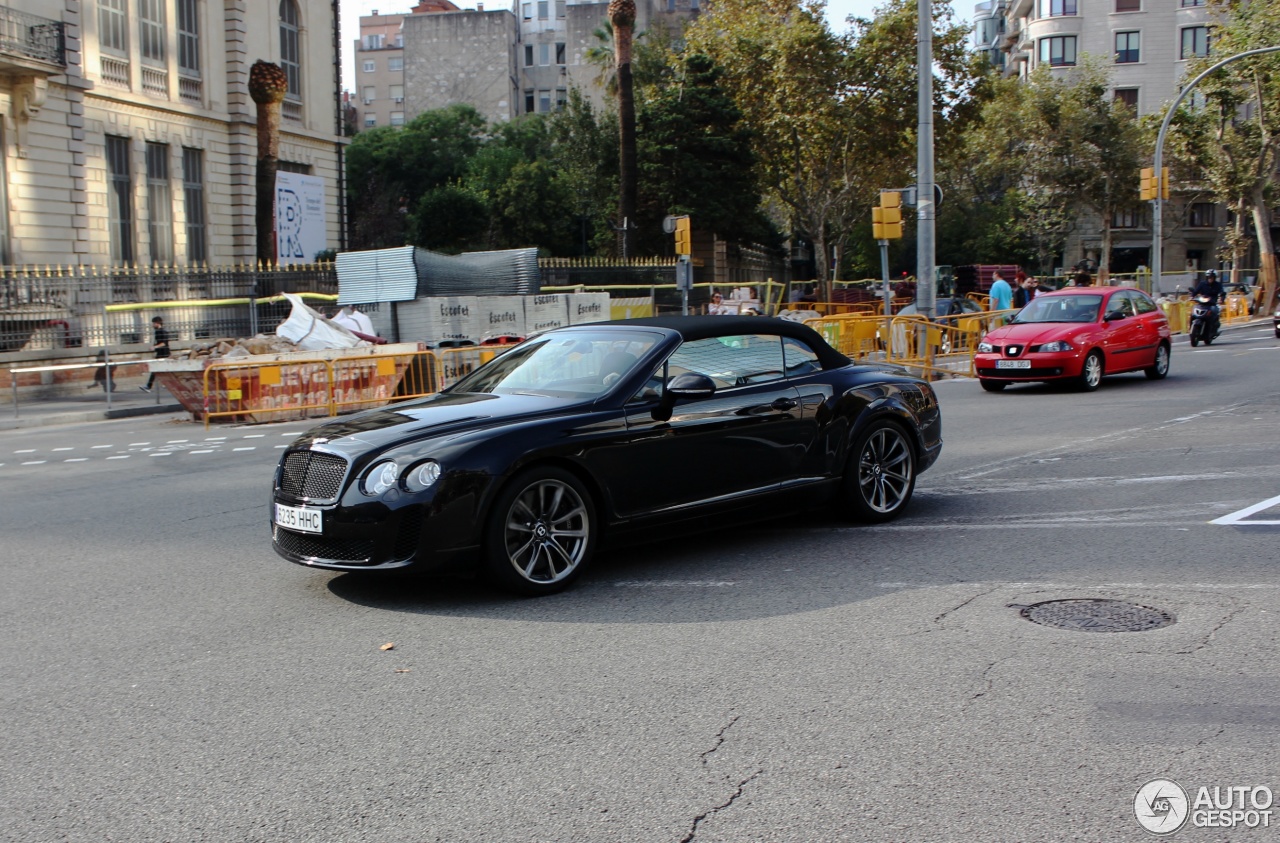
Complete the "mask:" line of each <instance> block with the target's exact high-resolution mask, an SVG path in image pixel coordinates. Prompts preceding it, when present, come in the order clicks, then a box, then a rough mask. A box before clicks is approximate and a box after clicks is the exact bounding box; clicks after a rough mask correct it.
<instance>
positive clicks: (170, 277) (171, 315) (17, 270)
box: [0, 264, 338, 355]
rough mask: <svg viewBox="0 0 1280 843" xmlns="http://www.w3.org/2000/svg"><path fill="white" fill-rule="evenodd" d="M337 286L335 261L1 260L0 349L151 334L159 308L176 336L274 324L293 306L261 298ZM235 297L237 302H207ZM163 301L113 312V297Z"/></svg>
mask: <svg viewBox="0 0 1280 843" xmlns="http://www.w3.org/2000/svg"><path fill="white" fill-rule="evenodd" d="M302 292H314V293H326V294H330V295H334V294H336V293H337V292H338V278H337V274H336V273H335V272H334V270H333V266H332V264H311V265H304V266H290V267H280V268H276V267H263V268H256V267H251V266H239V267H198V268H197V267H136V268H135V267H129V268H124V267H120V268H108V269H104V268H99V267H81V266H73V267H43V268H40V267H5V268H0V355H3V354H4V353H13V352H31V351H55V350H60V349H69V348H105V347H115V346H121V345H134V344H138V343H147V344H150V342H151V335H150V321H151V318H152V317H153V316H160V317H162V318H163V319H164V321H165V328H166V329H167V330H168V331H169V334H170V337H171V338H172V339H173V340H174V341H184V340H192V341H199V340H202V339H216V338H220V337H243V336H250V335H252V333H254V332H261V331H272V330H274V329H275V327H276V326H277V325H278V324H279V323H280V322H281V321H283V320H284V319H285V318H286V317H287V316H288V315H289V306H288V305H287V304H281V303H278V302H275V303H269V304H262V303H259V302H257V299H260V298H267V297H270V296H275V295H278V294H279V293H302ZM226 299H231V300H233V302H232V303H227V304H217V305H207V304H203V303H205V302H210V301H215V300H217V301H221V300H226ZM138 302H157V303H159V304H157V306H156V307H154V308H148V309H146V310H132V311H125V312H117V313H108V312H107V311H106V308H107V306H108V305H121V304H131V303H138Z"/></svg>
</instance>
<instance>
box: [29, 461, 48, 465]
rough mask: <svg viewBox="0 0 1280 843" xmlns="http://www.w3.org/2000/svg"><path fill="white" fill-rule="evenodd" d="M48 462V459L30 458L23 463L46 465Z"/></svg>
mask: <svg viewBox="0 0 1280 843" xmlns="http://www.w3.org/2000/svg"><path fill="white" fill-rule="evenodd" d="M46 462H48V460H29V461H27V462H24V463H23V465H44V464H45V463H46Z"/></svg>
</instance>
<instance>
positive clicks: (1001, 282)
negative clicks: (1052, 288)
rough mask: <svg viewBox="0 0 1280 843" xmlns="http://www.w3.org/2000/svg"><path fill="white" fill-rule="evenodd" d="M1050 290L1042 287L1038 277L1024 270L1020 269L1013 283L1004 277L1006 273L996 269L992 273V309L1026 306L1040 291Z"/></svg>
mask: <svg viewBox="0 0 1280 843" xmlns="http://www.w3.org/2000/svg"><path fill="white" fill-rule="evenodd" d="M1043 292H1048V291H1047V290H1046V289H1044V288H1042V287H1041V286H1040V284H1039V283H1038V282H1037V281H1036V279H1034V278H1032V277H1030V276H1029V275H1027V273H1025V272H1023V271H1022V270H1018V274H1017V275H1015V276H1014V278H1013V284H1010V283H1009V282H1008V281H1006V280H1005V278H1004V273H1003V272H1001V271H1000V270H998V269H997V270H996V271H995V272H993V273H992V274H991V290H990V293H989V295H990V297H991V309H992V310H1011V309H1012V308H1015V307H1018V308H1021V307H1026V306H1027V305H1028V304H1030V303H1031V300H1032V299H1034V298H1035V297H1036V295H1037V294H1038V293H1043Z"/></svg>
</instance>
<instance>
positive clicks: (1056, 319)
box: [974, 287, 1169, 392]
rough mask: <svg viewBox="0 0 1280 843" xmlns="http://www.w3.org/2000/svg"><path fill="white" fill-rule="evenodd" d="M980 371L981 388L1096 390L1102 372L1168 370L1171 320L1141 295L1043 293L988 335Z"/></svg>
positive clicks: (1155, 374)
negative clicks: (1068, 385)
mask: <svg viewBox="0 0 1280 843" xmlns="http://www.w3.org/2000/svg"><path fill="white" fill-rule="evenodd" d="M974 366H975V368H976V369H977V371H978V380H979V381H980V382H981V383H982V388H983V389H985V390H987V391H989V392H999V391H1000V390H1002V389H1004V388H1005V386H1007V385H1008V384H1010V383H1023V382H1028V381H1054V380H1067V381H1073V382H1075V383H1076V384H1077V385H1078V386H1079V387H1080V388H1081V389H1083V390H1085V391H1087V392H1092V391H1093V390H1095V389H1097V388H1098V384H1099V383H1101V382H1102V376H1103V375H1112V374H1116V373H1118V372H1136V371H1142V372H1145V373H1146V375H1147V377H1149V378H1151V379H1153V380H1159V379H1160V378H1163V377H1164V376H1165V375H1167V374H1168V373H1169V320H1168V319H1166V318H1165V315H1164V313H1163V312H1161V310H1160V308H1159V307H1158V306H1157V305H1156V303H1155V302H1154V301H1152V299H1151V297H1150V296H1148V295H1147V294H1146V293H1144V292H1142V291H1141V290H1135V289H1133V288H1131V287H1071V288H1068V289H1064V290H1058V291H1056V292H1052V293H1042V294H1040V295H1038V296H1036V297H1035V298H1034V299H1032V301H1031V303H1030V304H1028V305H1027V306H1026V307H1024V308H1022V310H1019V311H1018V312H1017V313H1015V314H1014V315H1013V318H1012V319H1011V320H1010V321H1009V323H1008V324H1006V325H1004V326H1003V327H1000V328H996V329H995V330H993V331H991V332H989V333H988V334H987V335H986V336H985V337H983V338H982V342H980V343H979V344H978V353H977V354H976V355H975V356H974Z"/></svg>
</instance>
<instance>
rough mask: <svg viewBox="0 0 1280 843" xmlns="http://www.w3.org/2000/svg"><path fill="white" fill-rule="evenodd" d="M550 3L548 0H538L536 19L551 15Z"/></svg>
mask: <svg viewBox="0 0 1280 843" xmlns="http://www.w3.org/2000/svg"><path fill="white" fill-rule="evenodd" d="M550 6H551V4H550V3H549V2H548V0H538V20H546V19H547V18H549V17H551V8H550Z"/></svg>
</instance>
